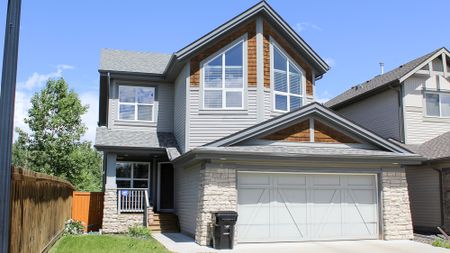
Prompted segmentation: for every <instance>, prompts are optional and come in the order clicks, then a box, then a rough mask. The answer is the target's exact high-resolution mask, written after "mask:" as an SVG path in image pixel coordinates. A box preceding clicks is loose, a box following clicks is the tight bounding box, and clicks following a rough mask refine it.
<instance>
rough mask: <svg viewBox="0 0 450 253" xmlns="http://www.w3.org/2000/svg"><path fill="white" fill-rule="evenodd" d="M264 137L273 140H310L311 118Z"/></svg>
mask: <svg viewBox="0 0 450 253" xmlns="http://www.w3.org/2000/svg"><path fill="white" fill-rule="evenodd" d="M263 139H265V140H271V141H289V142H309V141H310V131H309V120H305V121H302V122H300V123H297V124H295V125H293V126H290V127H287V128H285V129H282V130H280V131H278V132H275V133H272V134H269V135H267V136H265V137H263Z"/></svg>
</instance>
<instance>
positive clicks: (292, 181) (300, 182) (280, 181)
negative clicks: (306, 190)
mask: <svg viewBox="0 0 450 253" xmlns="http://www.w3.org/2000/svg"><path fill="white" fill-rule="evenodd" d="M276 181H277V186H279V187H280V186H295V187H301V186H306V175H295V174H281V175H278V176H277V177H276Z"/></svg>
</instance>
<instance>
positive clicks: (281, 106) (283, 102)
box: [275, 94, 288, 111]
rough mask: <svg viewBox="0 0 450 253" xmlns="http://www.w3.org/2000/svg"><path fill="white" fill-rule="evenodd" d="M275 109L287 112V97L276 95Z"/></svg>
mask: <svg viewBox="0 0 450 253" xmlns="http://www.w3.org/2000/svg"><path fill="white" fill-rule="evenodd" d="M275 109H276V110H280V111H287V109H288V106H287V96H285V95H280V94H276V95H275Z"/></svg>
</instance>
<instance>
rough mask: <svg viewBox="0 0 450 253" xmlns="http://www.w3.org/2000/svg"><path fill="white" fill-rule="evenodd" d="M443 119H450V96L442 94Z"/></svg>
mask: <svg viewBox="0 0 450 253" xmlns="http://www.w3.org/2000/svg"><path fill="white" fill-rule="evenodd" d="M441 113H442V115H441V116H442V117H450V95H446V94H441Z"/></svg>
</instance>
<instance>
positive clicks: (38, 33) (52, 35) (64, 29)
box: [0, 0, 450, 140]
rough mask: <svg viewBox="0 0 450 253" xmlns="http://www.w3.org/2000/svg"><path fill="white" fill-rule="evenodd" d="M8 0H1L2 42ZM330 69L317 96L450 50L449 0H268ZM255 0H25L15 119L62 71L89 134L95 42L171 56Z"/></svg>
mask: <svg viewBox="0 0 450 253" xmlns="http://www.w3.org/2000/svg"><path fill="white" fill-rule="evenodd" d="M6 2H7V1H2V3H1V4H0V8H1V9H0V20H1V22H2V23H1V24H2V25H1V26H0V29H1V31H0V36H1V37H0V39H1V41H2V42H3V40H4V30H3V29H4V20H5V16H6ZM268 2H269V3H270V4H271V5H272V7H273V8H274V9H275V10H276V11H277V12H278V13H279V14H280V15H281V16H282V17H283V18H284V19H285V20H286V21H287V22H288V23H289V24H290V25H291V26H292V27H293V28H294V29H295V30H296V31H297V32H298V33H299V34H300V36H301V37H302V38H303V39H305V40H306V42H307V43H308V44H309V45H310V46H311V47H312V48H313V49H314V50H315V51H316V52H317V53H318V54H319V55H320V56H321V57H322V58H324V59H325V60H326V61H327V62H328V63H329V64H330V65H331V70H330V71H329V72H328V73H327V74H325V76H324V78H323V79H322V80H320V81H318V82H317V83H316V84H317V86H316V87H317V98H318V99H319V100H320V101H324V100H326V99H329V98H332V97H333V96H335V95H338V94H339V93H340V92H342V91H344V90H346V89H347V88H349V87H350V86H352V85H354V84H357V83H360V82H363V81H366V80H368V79H370V78H371V77H373V76H375V75H377V74H378V73H379V66H378V63H379V62H380V61H382V62H384V63H385V69H386V70H389V69H392V68H395V67H397V66H398V65H400V64H403V63H405V62H407V61H409V60H411V59H413V58H416V57H418V56H421V55H423V54H425V53H428V52H430V51H432V50H434V49H436V48H439V47H442V46H446V47H449V46H450V33H449V32H448V29H447V28H446V27H447V24H448V15H446V11H445V10H447V9H449V8H450V1H447V0H431V1H427V2H426V3H425V2H420V1H406V0H398V1H371V2H369V1H359V0H358V1H357V0H343V1H324V0H323V1H321V0H316V1H293V0H290V1H281V0H278V1H275V0H272V1H270V0H269V1H268ZM255 3H257V1H256V0H215V1H210V0H209V1H206V0H199V1H196V0H192V1H149V0H133V1H118V0H108V1H106V0H95V1H92V0H90V1H88V0H76V1H75V0H64V1H57V0H39V1H31V0H22V23H21V34H20V49H19V69H18V77H17V81H18V88H17V96H16V120H15V125H16V126H19V127H22V128H24V127H25V125H24V123H23V117H24V116H25V115H26V110H27V108H28V107H29V98H30V96H31V95H32V94H33V93H34V92H36V91H38V90H39V89H40V88H41V87H42V86H43V85H44V83H45V80H46V79H47V78H49V77H59V76H63V77H64V78H65V79H66V80H67V81H68V82H69V84H70V86H71V88H73V89H75V90H76V91H77V92H78V93H79V94H80V97H81V98H82V100H83V102H84V103H87V104H89V105H90V107H91V108H90V110H89V113H88V114H87V115H86V116H85V117H84V120H85V122H86V124H87V125H88V127H89V131H88V133H87V135H86V137H85V138H86V139H88V140H92V139H93V138H94V134H95V127H96V121H97V106H98V105H97V103H98V102H97V98H98V79H99V78H98V72H97V67H98V61H99V51H100V49H101V48H115V49H127V50H139V51H156V52H165V53H171V52H174V51H177V50H178V49H180V48H182V47H183V46H185V45H186V44H188V43H190V42H192V41H194V40H195V39H197V38H199V37H200V36H202V35H204V34H205V33H207V32H209V31H211V30H212V29H214V28H215V27H217V26H219V25H220V24H222V23H224V22H226V21H227V20H228V19H230V18H232V17H234V16H235V15H237V14H239V13H240V12H242V11H244V10H245V9H247V8H249V7H250V6H252V5H253V4H255Z"/></svg>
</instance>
